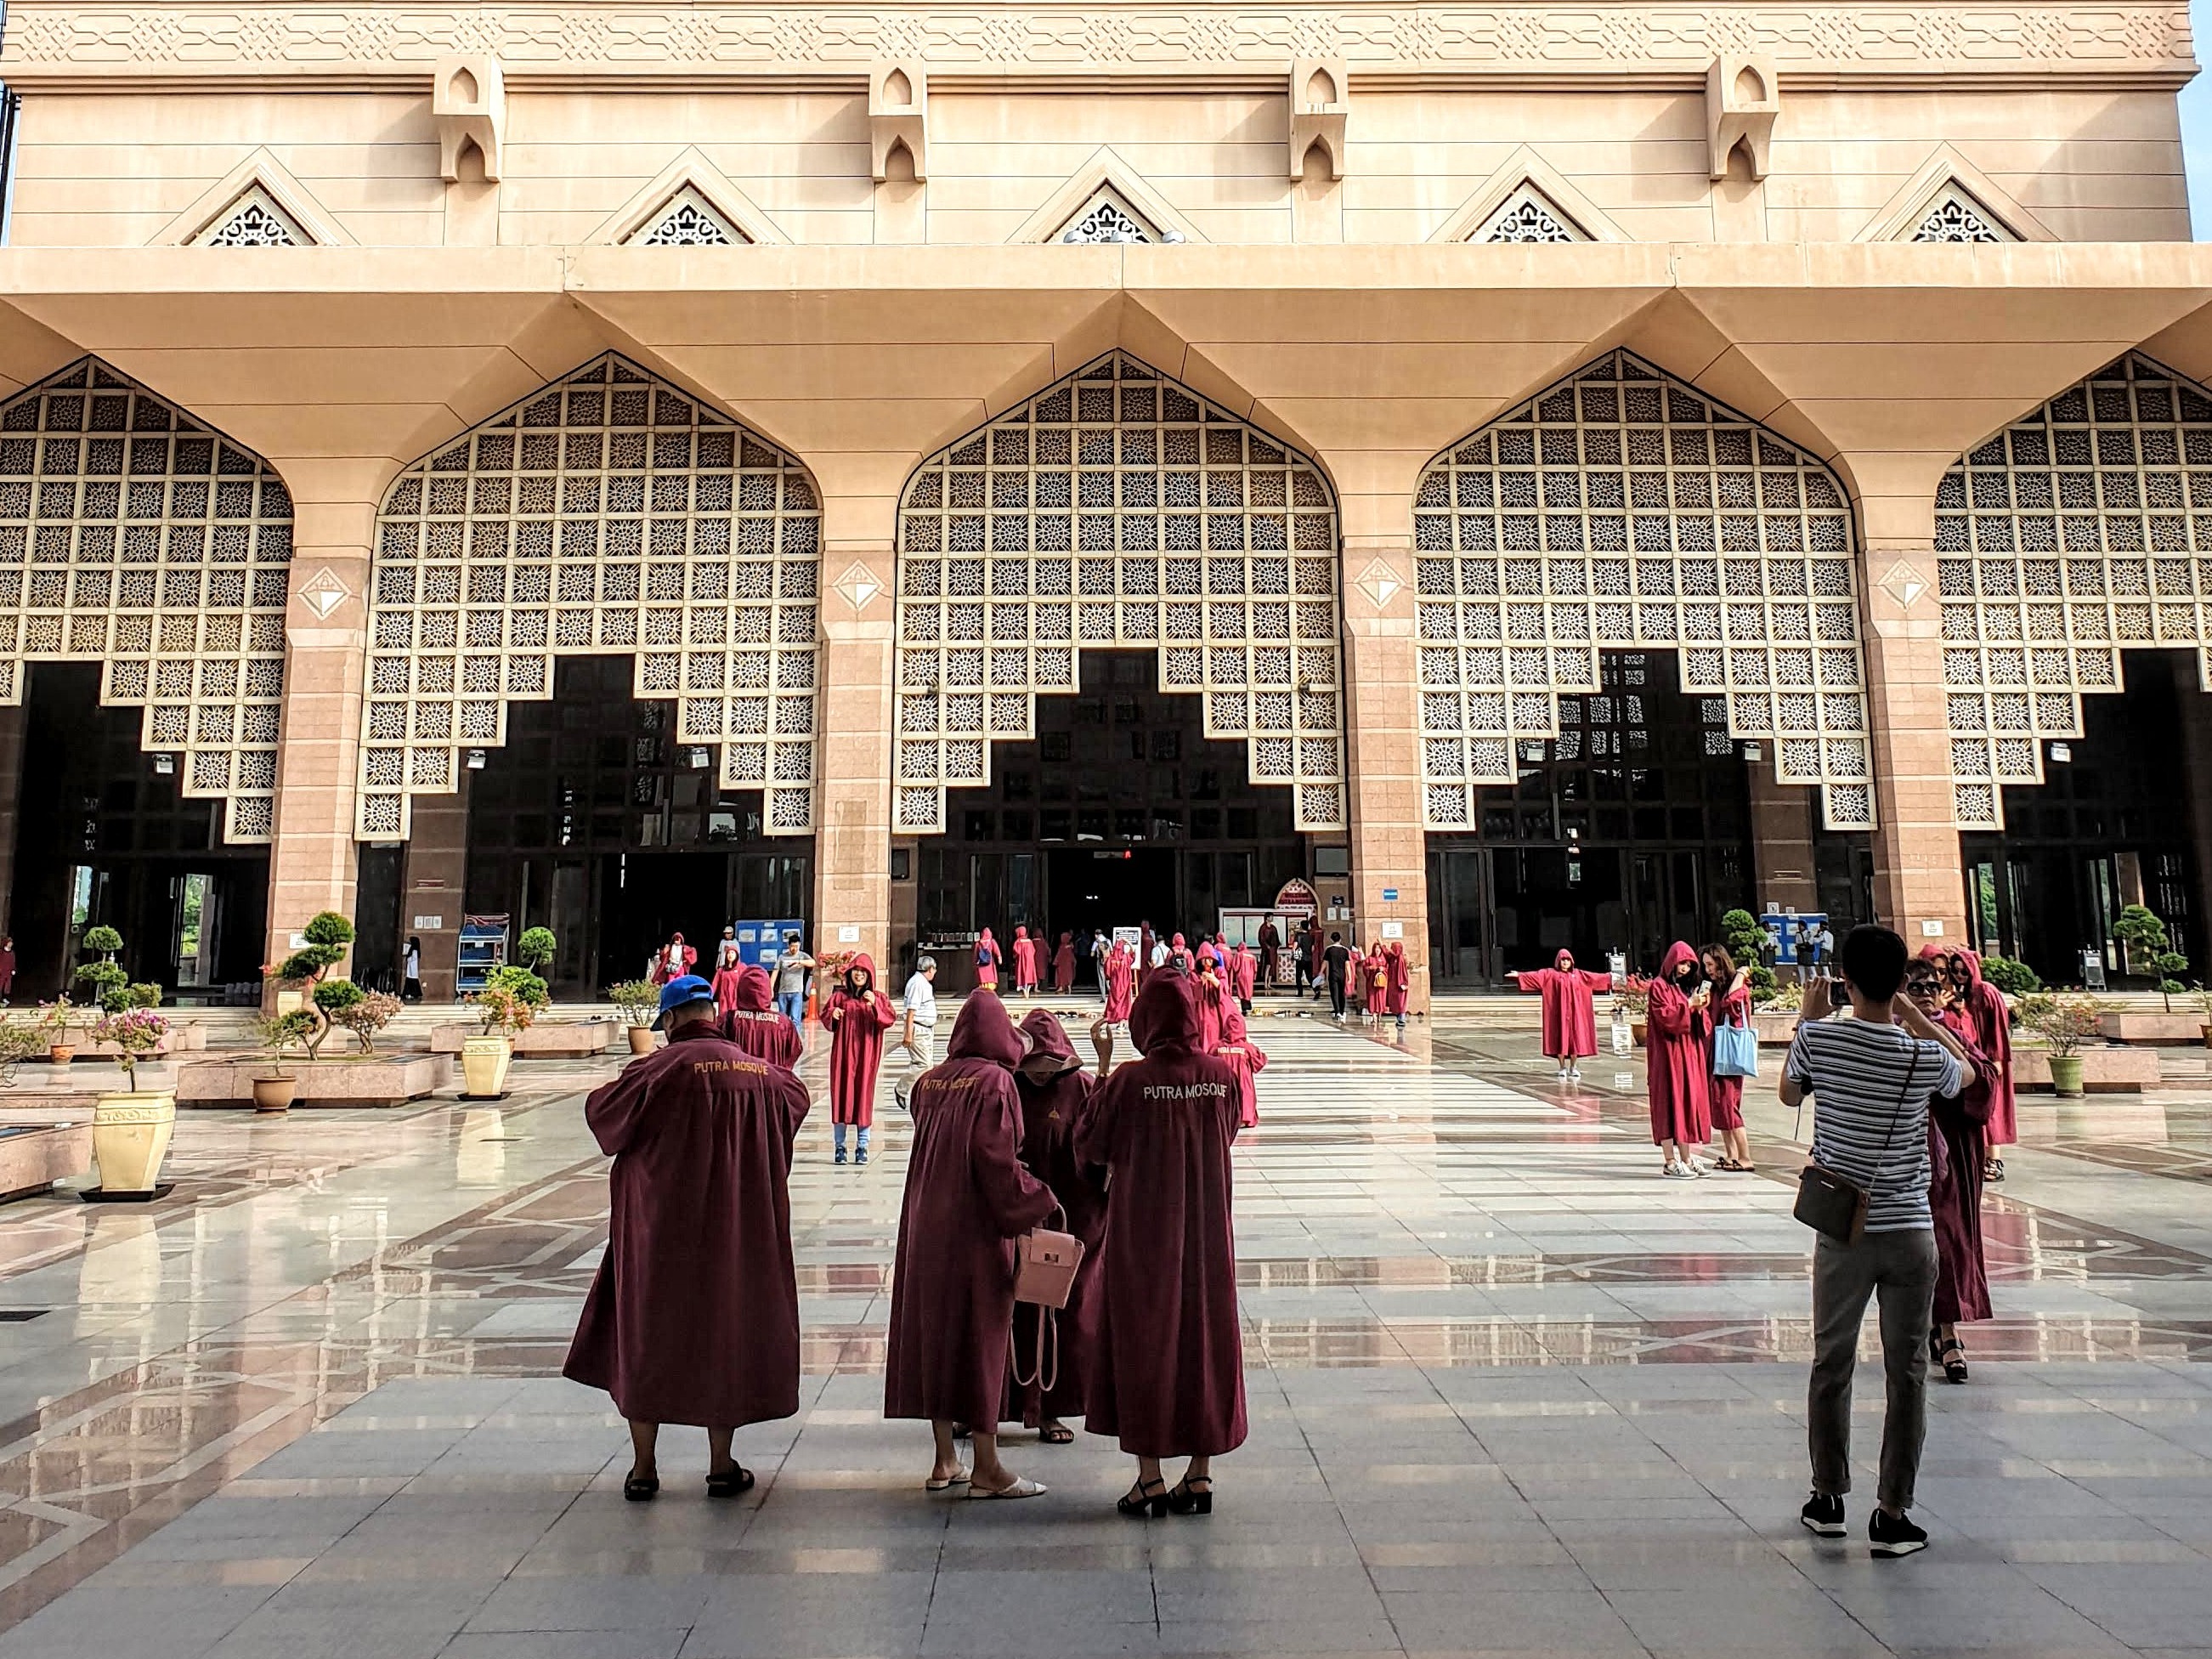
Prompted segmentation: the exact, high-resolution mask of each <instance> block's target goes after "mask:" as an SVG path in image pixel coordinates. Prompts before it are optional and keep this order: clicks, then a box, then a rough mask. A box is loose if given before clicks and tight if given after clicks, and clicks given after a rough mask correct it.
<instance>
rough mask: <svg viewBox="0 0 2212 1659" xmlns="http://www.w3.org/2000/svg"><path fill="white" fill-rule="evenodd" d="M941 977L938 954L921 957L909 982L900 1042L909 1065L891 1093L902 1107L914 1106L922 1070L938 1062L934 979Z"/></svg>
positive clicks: (893, 1086)
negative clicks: (913, 1102) (904, 1022)
mask: <svg viewBox="0 0 2212 1659" xmlns="http://www.w3.org/2000/svg"><path fill="white" fill-rule="evenodd" d="M936 977H937V958H936V957H932V956H923V957H916V958H915V964H914V972H913V974H912V975H909V976H908V979H907V982H906V993H905V996H904V1000H905V1003H906V1024H904V1025H903V1026H902V1027H901V1028H900V1030H899V1041H898V1046H899V1047H900V1048H902V1049H904V1050H905V1051H906V1069H905V1070H904V1071H903V1072H902V1073H899V1078H898V1081H897V1082H896V1083H894V1084H893V1085H891V1096H892V1098H894V1099H896V1101H897V1102H898V1104H899V1110H901V1111H902V1112H909V1111H912V1110H913V1109H914V1108H913V1105H912V1101H913V1098H914V1085H915V1082H916V1080H917V1079H920V1078H921V1074H922V1073H924V1072H926V1071H927V1070H928V1069H929V1068H930V1067H931V1066H934V1065H936V1064H937V992H936V990H935V989H934V988H933V987H932V986H931V984H930V981H932V980H933V979H935V978H936Z"/></svg>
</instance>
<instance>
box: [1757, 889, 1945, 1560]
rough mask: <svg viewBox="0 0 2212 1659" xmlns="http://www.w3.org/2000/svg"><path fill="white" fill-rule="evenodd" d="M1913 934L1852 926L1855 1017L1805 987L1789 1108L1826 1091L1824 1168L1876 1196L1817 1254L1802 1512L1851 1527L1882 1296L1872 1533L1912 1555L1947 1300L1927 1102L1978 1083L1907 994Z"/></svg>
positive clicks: (1786, 1070) (1819, 989) (1816, 1139)
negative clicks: (1939, 1264)
mask: <svg viewBox="0 0 2212 1659" xmlns="http://www.w3.org/2000/svg"><path fill="white" fill-rule="evenodd" d="M1836 966H1837V969H1838V971H1839V972H1840V973H1841V974H1842V975H1843V988H1844V992H1845V993H1846V994H1848V995H1849V997H1850V1012H1851V1016H1852V1017H1851V1018H1849V1019H1830V1018H1827V1015H1828V1012H1829V1009H1830V1003H1831V997H1830V994H1829V981H1826V980H1825V979H1816V980H1814V981H1811V982H1810V983H1808V985H1807V986H1806V987H1805V1003H1804V1008H1803V1011H1802V1013H1801V1014H1800V1015H1799V1018H1798V1026H1797V1034H1796V1037H1795V1039H1794V1040H1793V1041H1792V1042H1790V1058H1789V1060H1787V1062H1785V1063H1784V1066H1783V1073H1782V1103H1783V1104H1784V1106H1796V1105H1799V1104H1800V1103H1802V1102H1803V1100H1804V1099H1805V1097H1807V1096H1808V1095H1810V1096H1811V1097H1813V1162H1814V1163H1815V1164H1819V1165H1820V1167H1821V1168H1822V1169H1823V1170H1828V1171H1830V1172H1831V1173H1832V1174H1834V1175H1838V1176H1842V1177H1843V1178H1844V1180H1846V1181H1848V1182H1850V1183H1851V1184H1852V1185H1853V1186H1856V1187H1858V1188H1862V1189H1863V1190H1864V1191H1865V1192H1866V1194H1867V1213H1866V1230H1865V1231H1864V1233H1863V1235H1862V1236H1861V1237H1859V1238H1858V1239H1857V1241H1856V1242H1855V1243H1840V1242H1839V1241H1838V1240H1836V1239H1834V1238H1832V1237H1828V1235H1826V1233H1822V1234H1820V1235H1818V1237H1817V1240H1816V1243H1814V1250H1813V1380H1812V1386H1811V1389H1810V1391H1809V1396H1808V1410H1807V1428H1808V1437H1809V1439H1810V1441H1811V1444H1812V1455H1813V1494H1812V1497H1811V1498H1809V1499H1808V1501H1807V1503H1806V1504H1805V1507H1804V1509H1803V1510H1802V1511H1801V1512H1800V1518H1801V1519H1802V1521H1803V1522H1804V1523H1805V1524H1806V1525H1807V1526H1808V1527H1809V1528H1812V1529H1813V1530H1814V1532H1816V1533H1819V1534H1820V1535H1821V1536H1822V1537H1824V1538H1840V1537H1842V1536H1843V1535H1844V1493H1845V1492H1849V1491H1850V1489H1851V1472H1850V1419H1851V1373H1852V1370H1853V1369H1854V1368H1855V1367H1856V1365H1857V1359H1858V1341H1859V1327H1860V1325H1861V1324H1862V1323H1863V1322H1864V1320H1865V1318H1866V1307H1867V1303H1868V1301H1869V1298H1878V1299H1879V1302H1880V1304H1881V1352H1882V1367H1883V1370H1884V1371H1885V1372H1886V1373H1887V1383H1888V1409H1887V1413H1885V1414H1884V1416H1883V1419H1882V1431H1881V1481H1880V1485H1879V1487H1878V1490H1877V1493H1876V1497H1877V1507H1876V1509H1875V1512H1874V1514H1873V1516H1871V1517H1870V1518H1869V1522H1868V1528H1867V1537H1868V1540H1869V1543H1870V1545H1871V1547H1872V1549H1873V1551H1874V1553H1875V1554H1876V1555H1910V1554H1911V1553H1913V1552H1914V1551H1916V1550H1921V1549H1925V1548H1926V1547H1928V1534H1926V1533H1925V1532H1923V1530H1922V1529H1921V1528H1918V1527H1917V1526H1915V1525H1914V1524H1913V1523H1912V1522H1911V1518H1910V1517H1909V1516H1907V1515H1906V1513H1905V1511H1906V1510H1909V1509H1911V1506H1912V1487H1913V1482H1914V1480H1915V1478H1916V1477H1917V1475H1918V1474H1919V1471H1920V1445H1921V1441H1922V1439H1923V1437H1925V1435H1926V1432H1927V1426H1928V1414H1927V1385H1928V1347H1927V1343H1928V1319H1929V1309H1930V1305H1931V1304H1932V1302H1933V1299H1934V1297H1935V1294H1936V1224H1935V1220H1934V1218H1933V1217H1932V1216H1931V1214H1930V1213H1929V1208H1928V1182H1929V1164H1928V1103H1929V1099H1930V1097H1934V1096H1937V1095H1952V1094H1956V1093H1958V1092H1959V1091H1960V1090H1961V1089H1964V1088H1966V1087H1968V1086H1969V1085H1972V1082H1973V1080H1974V1068H1973V1066H1972V1064H1971V1063H1970V1062H1969V1061H1968V1060H1967V1059H1966V1050H1965V1049H1964V1048H1961V1047H1960V1043H1959V1040H1958V1039H1957V1038H1956V1037H1954V1036H1952V1035H1951V1033H1950V1032H1948V1031H1947V1030H1944V1029H1943V1028H1942V1026H1940V1025H1937V1024H1935V1023H1933V1022H1932V1021H1930V1020H1929V1018H1928V1017H1927V1016H1926V1015H1924V1014H1923V1013H1922V1012H1920V1010H1919V1008H1918V1007H1917V1006H1915V1004H1914V1003H1913V1001H1912V1000H1911V998H1910V997H1908V996H1905V995H1904V994H1902V987H1903V985H1904V981H1905V941H1904V940H1903V939H1900V938H1899V937H1898V936H1897V935H1896V934H1895V933H1892V932H1890V931H1889V929H1887V927H1854V928H1852V929H1851V931H1850V934H1849V935H1848V936H1846V937H1845V939H1844V947H1843V949H1842V951H1839V952H1838V954H1837V957H1836Z"/></svg>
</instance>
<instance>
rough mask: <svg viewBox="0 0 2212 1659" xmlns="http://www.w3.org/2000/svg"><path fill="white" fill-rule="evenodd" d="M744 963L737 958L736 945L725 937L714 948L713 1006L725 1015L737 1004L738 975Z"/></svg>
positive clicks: (742, 969)
mask: <svg viewBox="0 0 2212 1659" xmlns="http://www.w3.org/2000/svg"><path fill="white" fill-rule="evenodd" d="M744 966H745V965H744V963H743V962H741V961H739V960H738V947H737V945H735V944H733V943H732V942H731V941H730V940H727V939H725V940H724V941H723V942H722V943H721V944H720V945H717V946H716V947H715V950H714V981H713V982H714V1006H715V1007H716V1008H717V1009H719V1010H720V1012H722V1013H723V1014H725V1015H727V1014H728V1013H729V1012H730V1010H732V1008H734V1007H736V1006H738V975H740V974H741V973H743V972H744Z"/></svg>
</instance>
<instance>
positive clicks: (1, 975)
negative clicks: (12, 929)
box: [0, 933, 15, 1007]
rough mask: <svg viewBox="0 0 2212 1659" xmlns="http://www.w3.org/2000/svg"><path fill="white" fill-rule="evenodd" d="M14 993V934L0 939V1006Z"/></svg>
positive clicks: (4, 1004) (5, 1003)
mask: <svg viewBox="0 0 2212 1659" xmlns="http://www.w3.org/2000/svg"><path fill="white" fill-rule="evenodd" d="M13 995H15V935H14V934H13V933H10V934H9V935H8V936H7V937H6V938H5V939H0V1007H4V1006H6V1005H7V1001H8V999H9V997H11V996H13Z"/></svg>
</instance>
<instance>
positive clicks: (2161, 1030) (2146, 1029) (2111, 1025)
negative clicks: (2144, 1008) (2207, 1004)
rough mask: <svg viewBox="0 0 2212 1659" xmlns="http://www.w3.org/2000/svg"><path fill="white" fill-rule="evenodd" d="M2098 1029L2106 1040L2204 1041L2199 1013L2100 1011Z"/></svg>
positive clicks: (2201, 1017) (2202, 1018) (2153, 1041)
mask: <svg viewBox="0 0 2212 1659" xmlns="http://www.w3.org/2000/svg"><path fill="white" fill-rule="evenodd" d="M2097 1025H2098V1029H2099V1030H2102V1031H2103V1032H2104V1034H2105V1038H2106V1041H2107V1042H2144V1043H2157V1042H2187V1043H2192V1044H2194V1043H2201V1042H2203V1041H2204V1016H2203V1015H2202V1014H2185V1013H2180V1012H2174V1013H2171V1014H2163V1013H2161V1014H2136V1013H2117V1014H2100V1015H2099V1016H2098V1017H2097Z"/></svg>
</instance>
